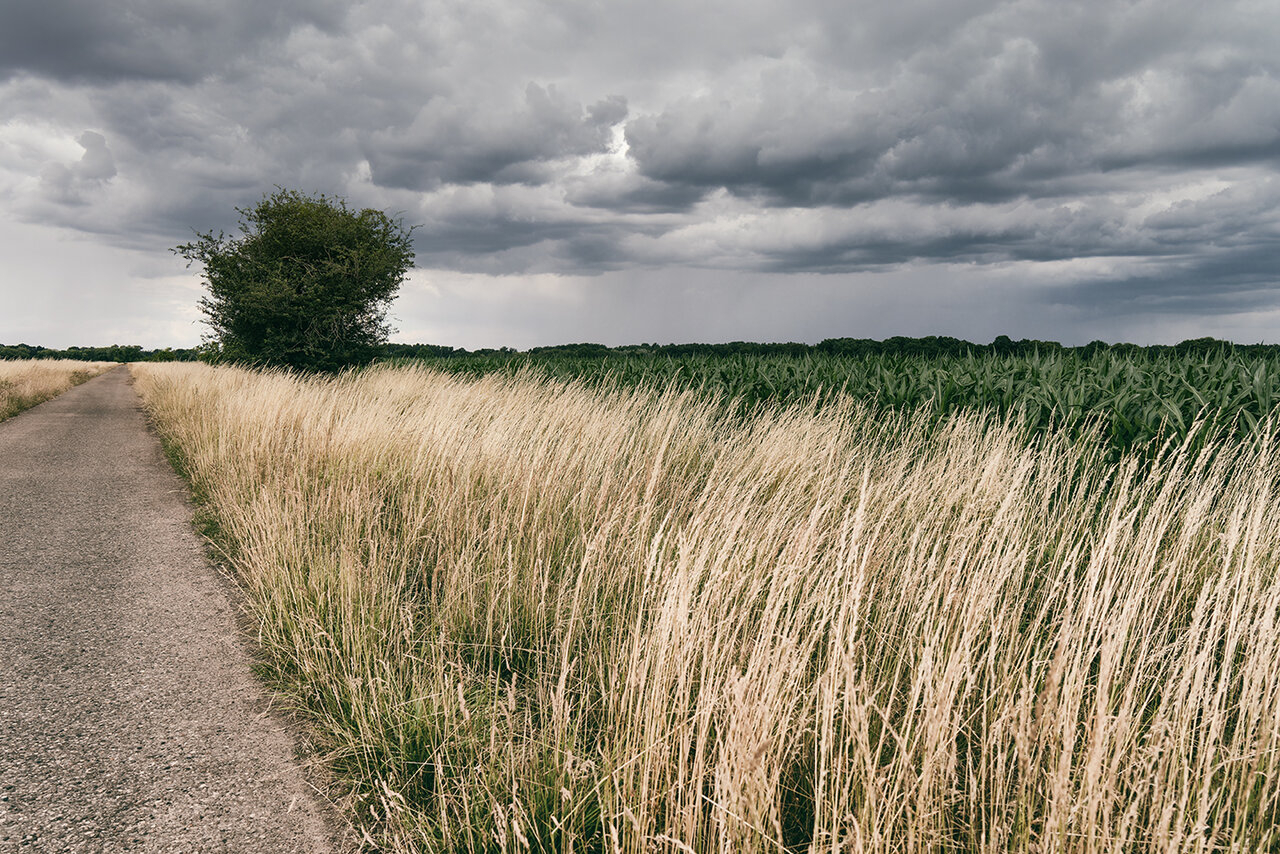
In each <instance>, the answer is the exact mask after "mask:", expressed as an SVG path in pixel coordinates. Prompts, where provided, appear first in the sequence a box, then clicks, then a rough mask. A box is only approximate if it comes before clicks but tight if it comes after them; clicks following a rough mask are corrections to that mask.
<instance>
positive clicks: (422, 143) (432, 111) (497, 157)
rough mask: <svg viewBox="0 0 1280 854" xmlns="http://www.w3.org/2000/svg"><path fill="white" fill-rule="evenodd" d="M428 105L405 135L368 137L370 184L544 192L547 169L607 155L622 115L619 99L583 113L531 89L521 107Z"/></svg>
mask: <svg viewBox="0 0 1280 854" xmlns="http://www.w3.org/2000/svg"><path fill="white" fill-rule="evenodd" d="M487 106H488V108H487V109H486V110H485V111H484V112H481V111H478V110H476V109H475V105H474V104H470V103H465V102H459V101H452V102H450V101H444V100H433V101H430V102H428V103H427V104H426V105H424V106H423V108H422V109H421V111H419V112H418V114H417V115H416V116H415V117H414V119H413V122H412V123H411V124H410V125H409V127H407V128H405V129H403V130H399V129H388V130H386V131H380V132H376V133H374V134H371V135H370V136H369V137H368V138H367V140H366V142H365V157H366V159H367V160H368V162H369V166H370V169H371V172H372V178H373V181H374V183H376V184H378V185H380V186H384V187H391V188H396V189H409V190H427V189H433V188H435V187H438V186H440V185H441V184H472V183H482V182H486V183H495V184H515V183H528V184H542V183H550V182H552V181H554V180H555V178H556V177H557V170H554V169H552V168H550V167H549V166H548V164H549V162H550V161H556V160H563V159H567V158H574V157H582V156H584V155H590V154H596V153H599V152H603V151H606V150H607V149H608V147H609V144H610V142H611V140H612V136H613V126H614V125H616V124H617V123H618V122H620V121H622V119H623V118H625V117H626V115H627V102H626V99H625V98H622V97H618V96H614V97H610V98H606V99H604V100H601V101H598V102H597V103H595V104H592V105H591V106H589V107H585V108H584V107H583V105H582V104H580V103H577V102H574V101H572V100H570V99H569V98H567V97H565V96H564V95H562V94H561V93H560V92H558V91H557V90H556V88H555V87H554V86H552V87H547V88H544V87H542V86H539V85H538V84H536V83H529V84H528V86H527V87H526V88H525V91H524V98H523V103H519V104H513V105H511V106H510V107H507V108H505V109H504V107H505V105H503V104H500V103H499V104H489V105H487Z"/></svg>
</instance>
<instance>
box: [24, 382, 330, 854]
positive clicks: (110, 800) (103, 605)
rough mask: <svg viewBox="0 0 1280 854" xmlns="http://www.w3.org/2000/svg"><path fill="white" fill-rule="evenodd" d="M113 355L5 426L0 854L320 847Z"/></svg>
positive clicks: (174, 481) (246, 852) (319, 825)
mask: <svg viewBox="0 0 1280 854" xmlns="http://www.w3.org/2000/svg"><path fill="white" fill-rule="evenodd" d="M267 708H268V698H267V695H266V693H265V691H264V690H263V688H262V687H261V686H260V685H259V683H258V682H257V681H256V679H255V677H254V676H253V675H252V672H251V670H250V661H249V658H248V655H247V653H246V651H245V647H244V641H243V636H242V634H241V633H240V630H239V629H238V628H237V623H236V615H235V609H234V607H233V605H232V604H231V602H230V600H229V597H228V590H227V588H226V585H225V582H223V580H222V579H220V578H219V577H218V575H217V571H216V570H215V569H214V568H213V567H212V566H211V565H210V563H209V562H208V560H207V559H206V557H205V554H204V552H203V549H202V546H201V543H200V541H199V539H198V538H197V536H196V535H195V533H194V532H193V531H192V528H191V508H190V505H189V503H188V501H187V499H186V493H185V490H184V487H183V485H182V483H181V481H180V480H179V479H178V477H177V476H176V475H175V474H174V472H173V470H172V469H171V467H170V466H169V464H168V462H167V460H166V459H165V457H164V455H163V453H162V451H161V449H160V445H159V442H158V441H157V439H156V438H155V436H154V435H153V434H151V433H150V432H149V431H148V429H147V426H146V422H145V420H144V417H143V414H142V411H141V409H140V407H139V402H138V398H137V395H136V394H135V393H134V390H133V387H132V386H131V385H130V383H129V373H128V370H127V369H126V368H124V367H121V368H117V369H115V370H112V371H109V372H108V373H106V374H103V375H102V376H99V377H97V378H95V379H93V380H90V381H89V382H87V383H85V384H83V385H80V386H77V387H76V388H73V389H71V390H70V391H68V392H66V393H65V394H63V395H61V396H60V397H57V398H55V399H54V400H51V401H49V402H47V403H44V404H42V405H40V406H38V407H35V408H34V409H31V410H28V411H27V412H24V413H22V414H20V415H17V416H15V417H13V418H11V419H9V420H7V421H3V422H0V852H5V853H6V854H7V852H36V851H40V852H44V851H49V852H53V851H58V852H62V851H67V852H79V851H86V852H90V851H91V852H107V851H143V852H201V854H209V852H237V854H251V853H252V852H325V851H332V850H336V843H335V842H334V841H333V840H334V836H333V834H332V832H331V830H330V826H329V825H328V824H327V823H326V822H327V818H328V813H327V807H325V806H324V805H323V804H321V803H320V802H319V801H318V799H316V798H314V797H313V795H312V791H311V789H310V788H309V787H308V786H307V784H306V782H305V780H304V778H303V774H302V772H301V771H300V770H299V768H298V766H297V763H296V762H295V760H294V748H293V742H292V740H291V739H290V737H289V735H288V734H287V732H286V731H285V729H284V727H283V726H282V725H281V724H280V723H279V721H278V720H276V719H275V717H274V716H273V715H271V714H267V713H266V710H267Z"/></svg>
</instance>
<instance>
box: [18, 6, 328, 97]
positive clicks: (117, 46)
mask: <svg viewBox="0 0 1280 854" xmlns="http://www.w3.org/2000/svg"><path fill="white" fill-rule="evenodd" d="M341 9H342V4H339V3H336V2H310V0H279V1H278V2H277V0H272V2H270V3H259V2H254V0H232V2H218V3H211V2H192V0H184V2H171V0H124V2H110V3H106V2H100V0H6V2H5V3H4V4H3V6H0V76H4V75H8V74H14V73H16V72H22V71H25V72H30V73H34V74H40V75H46V76H49V77H53V78H56V79H61V80H73V81H89V82H102V81H108V80H121V79H150V80H177V81H185V82H191V81H194V80H198V79H199V78H201V77H203V76H204V75H206V74H209V73H211V72H213V71H215V70H217V69H219V68H221V67H223V66H224V65H226V64H228V63H231V62H234V61H235V60H237V59H239V58H241V57H243V56H246V55H249V54H251V53H252V52H253V51H255V50H256V49H257V48H258V47H260V46H261V45H263V44H265V43H270V42H272V41H275V40H277V39H279V38H280V37H281V36H283V35H285V34H286V33H288V32H289V31H290V30H291V29H293V28H294V27H297V26H301V25H304V24H310V25H313V26H320V27H329V26H332V25H334V24H335V23H336V22H337V21H338V20H339V17H340V10H341Z"/></svg>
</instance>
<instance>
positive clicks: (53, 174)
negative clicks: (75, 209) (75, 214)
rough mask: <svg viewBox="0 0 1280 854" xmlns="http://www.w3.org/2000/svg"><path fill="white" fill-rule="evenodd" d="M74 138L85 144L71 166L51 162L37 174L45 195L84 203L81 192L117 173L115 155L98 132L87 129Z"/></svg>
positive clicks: (60, 199) (66, 201)
mask: <svg viewBox="0 0 1280 854" xmlns="http://www.w3.org/2000/svg"><path fill="white" fill-rule="evenodd" d="M76 142H78V143H80V146H81V147H82V148H84V155H83V156H81V158H80V160H79V161H78V162H76V163H73V164H71V165H70V166H68V165H64V164H62V163H51V164H49V165H48V166H47V167H45V169H44V171H43V172H41V174H40V183H41V186H42V187H43V188H44V191H45V195H46V196H47V197H48V198H49V199H51V200H52V201H55V202H58V203H61V204H71V205H79V204H83V203H84V198H83V193H84V192H85V191H86V190H89V189H92V188H93V187H97V186H101V185H102V184H103V182H105V181H108V180H110V179H111V178H114V177H115V175H116V162H115V158H114V157H113V156H112V155H111V149H109V148H108V147H107V139H106V137H104V136H103V135H102V134H100V133H95V132H94V131H91V130H87V131H85V132H84V133H82V134H80V136H79V138H78V139H77V140H76Z"/></svg>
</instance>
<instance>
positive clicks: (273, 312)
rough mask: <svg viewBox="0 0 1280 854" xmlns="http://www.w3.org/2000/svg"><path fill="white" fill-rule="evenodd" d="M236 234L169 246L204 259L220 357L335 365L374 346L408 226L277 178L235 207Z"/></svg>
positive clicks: (406, 245)
mask: <svg viewBox="0 0 1280 854" xmlns="http://www.w3.org/2000/svg"><path fill="white" fill-rule="evenodd" d="M236 211H237V213H239V214H240V230H241V232H242V235H241V236H239V237H229V236H227V235H225V234H223V233H222V232H219V233H217V234H216V235H215V234H213V233H212V232H209V233H205V234H200V233H198V232H197V234H196V239H195V240H194V241H192V242H191V243H186V244H183V245H182V246H178V247H175V248H174V250H173V251H174V252H175V253H177V254H178V255H181V256H182V257H184V258H186V259H187V262H188V264H192V263H199V264H202V265H203V266H204V278H205V283H206V286H207V288H208V291H209V293H208V296H206V297H203V298H201V300H200V309H201V311H203V312H204V314H205V318H206V323H207V324H208V325H209V327H210V329H211V330H212V334H211V335H210V336H209V343H210V345H212V347H213V348H215V349H216V352H217V355H218V357H219V358H221V359H225V360H229V361H237V362H250V363H255V364H265V365H281V366H287V367H292V368H299V369H302V370H336V369H338V368H341V367H344V366H347V365H352V364H357V363H359V362H363V361H367V360H369V359H371V358H373V357H375V356H377V355H378V354H379V347H380V346H381V344H382V343H383V342H385V341H386V339H387V336H388V335H389V334H390V332H391V329H390V328H389V327H388V325H387V319H386V315H387V308H388V306H389V305H390V303H391V300H392V298H393V297H394V296H395V294H396V291H397V290H399V288H400V284H401V282H403V281H404V277H405V275H406V274H407V273H408V271H409V268H410V267H411V266H412V265H413V243H412V236H413V228H406V227H405V226H404V225H403V223H401V222H400V221H399V220H393V219H391V218H390V217H388V216H387V215H386V214H384V213H383V212H381V211H376V210H369V209H365V210H361V211H359V212H356V211H353V210H351V209H350V208H348V207H347V203H346V201H345V200H344V199H341V198H331V197H329V196H325V195H323V194H321V195H314V196H309V195H304V194H303V193H299V192H297V191H294V190H285V189H280V188H277V191H276V192H275V193H274V194H267V195H265V196H263V199H262V201H261V202H259V203H258V204H257V205H255V206H254V207H251V208H237V209H236Z"/></svg>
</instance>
